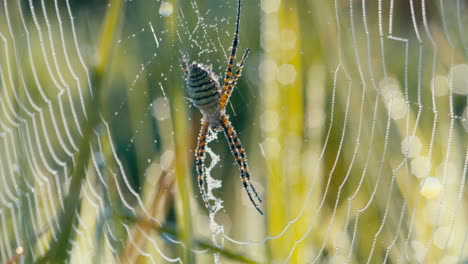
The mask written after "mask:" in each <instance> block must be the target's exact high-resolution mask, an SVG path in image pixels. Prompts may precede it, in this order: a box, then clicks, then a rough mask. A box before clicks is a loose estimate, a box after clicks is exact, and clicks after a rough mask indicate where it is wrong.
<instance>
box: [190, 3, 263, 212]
mask: <svg viewBox="0 0 468 264" xmlns="http://www.w3.org/2000/svg"><path fill="white" fill-rule="evenodd" d="M240 12H241V0H238V2H237V19H236V28H235V32H234V39H233V41H232V46H231V55H230V56H229V58H228V66H227V69H226V72H225V77H224V84H223V87H221V86H220V84H219V82H218V77H217V76H216V75H215V74H214V73H213V72H212V71H211V67H207V66H205V65H203V64H200V63H197V62H195V61H194V62H193V63H192V64H190V65H189V64H188V59H187V58H185V57H184V58H183V59H182V62H183V67H182V70H183V71H184V73H185V80H186V81H187V92H188V96H189V100H190V101H191V102H192V103H193V104H194V105H195V106H196V107H197V108H198V109H199V110H200V111H201V113H202V115H203V118H202V120H201V123H202V124H201V129H200V135H199V137H198V143H197V148H196V151H195V157H196V162H195V166H196V170H197V174H198V187H199V188H200V193H201V196H202V199H203V201H204V203H205V205H206V207H207V208H208V210H210V211H211V212H213V210H212V209H211V206H210V204H209V203H208V198H207V195H206V192H205V187H204V182H205V181H204V170H205V168H204V161H205V146H206V138H207V134H208V131H209V130H212V131H215V132H220V131H223V132H224V135H225V136H226V139H227V141H228V143H229V147H230V149H231V153H232V155H233V156H234V158H235V160H236V163H237V165H238V166H239V170H240V178H241V180H242V186H243V187H244V189H245V191H246V192H247V195H248V196H249V199H250V201H251V202H252V204H253V205H254V206H255V208H256V209H257V211H258V212H259V213H260V214H262V215H263V212H262V211H261V210H260V208H259V207H258V205H257V203H256V201H255V200H254V197H255V198H256V199H257V200H258V201H259V202H260V203H261V202H262V199H261V198H260V197H259V196H258V193H257V191H256V190H255V187H254V186H253V184H252V183H251V181H250V172H249V167H248V165H247V156H246V154H245V150H244V148H243V147H242V144H241V141H240V139H239V137H238V136H237V135H236V131H235V130H234V128H233V127H232V125H231V122H230V121H229V116H228V115H226V104H227V103H228V101H229V97H230V96H231V94H232V91H233V89H234V87H235V86H236V83H237V80H238V79H239V77H240V76H241V73H242V68H243V67H244V63H245V60H246V59H247V55H248V54H249V49H246V50H245V53H244V55H243V56H242V60H241V61H240V63H239V64H238V65H237V66H238V67H237V69H236V71H235V73H234V75H233V72H232V70H233V64H234V59H235V57H236V51H237V45H238V43H239V22H240Z"/></svg>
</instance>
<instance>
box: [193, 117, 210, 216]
mask: <svg viewBox="0 0 468 264" xmlns="http://www.w3.org/2000/svg"><path fill="white" fill-rule="evenodd" d="M207 134H208V121H206V120H205V119H202V126H201V129H200V135H199V136H198V143H197V149H196V151H195V157H196V161H195V166H196V169H197V174H198V179H197V180H198V188H199V189H200V193H201V196H202V199H203V202H204V203H205V205H206V208H208V210H210V211H211V212H213V210H212V208H211V206H210V204H209V203H208V197H207V196H206V192H205V177H204V175H205V168H204V163H205V147H206V136H207Z"/></svg>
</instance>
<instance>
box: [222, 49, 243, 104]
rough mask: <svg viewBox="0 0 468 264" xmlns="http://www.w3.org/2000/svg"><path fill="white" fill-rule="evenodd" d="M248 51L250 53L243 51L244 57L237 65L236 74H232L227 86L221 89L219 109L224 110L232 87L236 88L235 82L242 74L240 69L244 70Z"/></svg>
mask: <svg viewBox="0 0 468 264" xmlns="http://www.w3.org/2000/svg"><path fill="white" fill-rule="evenodd" d="M249 51H250V50H249V49H246V50H245V52H244V55H243V56H242V60H241V62H240V63H239V64H238V65H237V66H238V68H237V70H236V73H235V74H234V77H233V78H232V79H231V81H230V82H229V84H228V85H227V86H225V87H223V91H222V94H221V99H220V100H219V106H220V107H221V109H224V108H225V107H226V104H227V102H228V101H229V98H230V97H231V94H232V90H233V89H234V86H236V84H237V80H238V79H239V77H240V76H241V74H242V69H243V68H244V63H245V61H246V60H247V56H248V55H249Z"/></svg>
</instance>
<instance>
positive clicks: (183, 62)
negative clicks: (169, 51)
mask: <svg viewBox="0 0 468 264" xmlns="http://www.w3.org/2000/svg"><path fill="white" fill-rule="evenodd" d="M180 62H181V68H182V71H183V72H184V79H187V76H188V74H189V72H188V58H187V57H185V56H183V57H182V59H181V60H180Z"/></svg>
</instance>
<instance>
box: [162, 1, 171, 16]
mask: <svg viewBox="0 0 468 264" xmlns="http://www.w3.org/2000/svg"><path fill="white" fill-rule="evenodd" d="M172 12H174V7H173V6H172V4H171V3H169V2H163V3H162V4H161V6H160V7H159V14H160V15H161V16H165V17H167V16H170V15H172Z"/></svg>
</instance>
